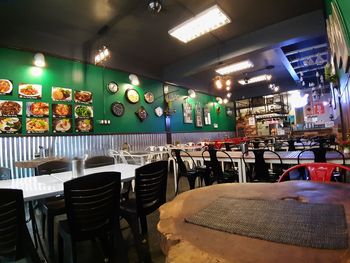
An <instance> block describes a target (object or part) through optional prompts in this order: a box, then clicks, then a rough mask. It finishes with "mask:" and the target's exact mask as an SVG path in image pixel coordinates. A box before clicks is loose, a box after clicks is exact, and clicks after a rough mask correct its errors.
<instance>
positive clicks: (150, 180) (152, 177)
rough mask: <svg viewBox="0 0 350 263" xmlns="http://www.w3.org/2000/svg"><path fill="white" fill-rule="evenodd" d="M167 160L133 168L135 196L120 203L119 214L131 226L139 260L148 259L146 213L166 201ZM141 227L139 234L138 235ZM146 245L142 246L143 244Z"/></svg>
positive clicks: (154, 209)
mask: <svg viewBox="0 0 350 263" xmlns="http://www.w3.org/2000/svg"><path fill="white" fill-rule="evenodd" d="M167 164H168V162H167V161H158V162H153V163H149V164H146V165H144V166H142V167H140V168H138V169H136V170H135V198H130V199H129V200H128V201H127V202H122V204H121V215H122V217H123V218H125V219H126V220H127V222H128V223H129V225H130V226H131V230H132V232H133V236H134V239H135V242H136V246H137V251H138V254H139V258H140V261H150V255H149V252H148V242H147V233H148V227H147V215H149V214H151V213H153V212H154V211H156V210H157V209H158V208H159V207H160V206H161V205H162V204H164V203H165V202H166V188H167V178H168V165H167ZM140 227H141V235H140ZM142 243H143V244H146V245H147V247H143V244H142Z"/></svg>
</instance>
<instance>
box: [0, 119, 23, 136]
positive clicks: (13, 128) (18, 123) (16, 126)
mask: <svg viewBox="0 0 350 263" xmlns="http://www.w3.org/2000/svg"><path fill="white" fill-rule="evenodd" d="M0 133H5V134H9V133H22V118H18V117H0Z"/></svg>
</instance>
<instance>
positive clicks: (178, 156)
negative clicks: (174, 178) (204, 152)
mask: <svg viewBox="0 0 350 263" xmlns="http://www.w3.org/2000/svg"><path fill="white" fill-rule="evenodd" d="M181 154H183V155H185V156H186V158H187V157H188V158H190V159H191V160H192V164H193V167H195V166H196V165H195V162H194V160H193V158H192V156H191V155H190V154H189V153H188V152H186V151H183V150H180V149H174V150H172V151H171V155H172V157H173V158H174V159H175V161H176V163H177V165H178V168H179V169H178V170H179V174H186V173H187V167H186V165H185V163H184V161H183V160H182V158H181Z"/></svg>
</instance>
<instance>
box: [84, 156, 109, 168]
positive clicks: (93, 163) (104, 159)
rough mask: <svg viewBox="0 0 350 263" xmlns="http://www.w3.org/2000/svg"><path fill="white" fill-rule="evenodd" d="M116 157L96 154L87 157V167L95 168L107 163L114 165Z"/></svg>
mask: <svg viewBox="0 0 350 263" xmlns="http://www.w3.org/2000/svg"><path fill="white" fill-rule="evenodd" d="M114 163H115V161H114V158H113V157H110V156H94V157H90V158H88V159H86V161H85V168H95V167H100V166H106V165H113V164H114Z"/></svg>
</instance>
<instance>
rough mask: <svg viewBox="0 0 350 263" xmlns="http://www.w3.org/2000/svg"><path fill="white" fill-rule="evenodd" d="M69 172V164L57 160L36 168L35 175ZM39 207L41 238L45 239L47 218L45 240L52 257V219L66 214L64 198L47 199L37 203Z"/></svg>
mask: <svg viewBox="0 0 350 263" xmlns="http://www.w3.org/2000/svg"><path fill="white" fill-rule="evenodd" d="M70 170H71V163H70V162H68V161H63V160H58V161H50V162H46V163H43V164H41V165H39V166H38V167H37V170H36V172H37V175H44V174H53V173H61V172H67V171H70ZM39 203H40V205H41V208H42V209H41V210H42V211H41V212H42V217H41V225H42V231H43V237H44V238H45V226H46V218H47V239H48V245H49V253H50V255H53V254H54V253H53V252H54V218H55V216H58V215H63V214H65V213H66V209H65V205H64V197H63V196H56V197H49V198H45V199H42V200H40V201H39Z"/></svg>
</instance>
